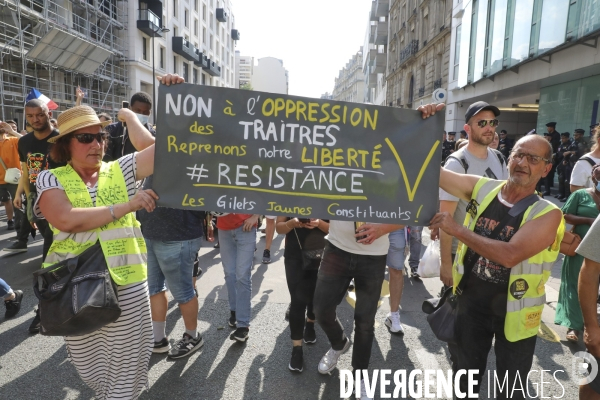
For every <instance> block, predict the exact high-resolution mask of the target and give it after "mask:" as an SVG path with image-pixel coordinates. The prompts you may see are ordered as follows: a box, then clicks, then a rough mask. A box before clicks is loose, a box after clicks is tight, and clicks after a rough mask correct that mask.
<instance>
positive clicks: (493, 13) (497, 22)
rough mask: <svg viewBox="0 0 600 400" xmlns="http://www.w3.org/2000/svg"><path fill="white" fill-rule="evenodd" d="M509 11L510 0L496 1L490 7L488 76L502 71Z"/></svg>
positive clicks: (487, 56)
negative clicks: (507, 12)
mask: <svg viewBox="0 0 600 400" xmlns="http://www.w3.org/2000/svg"><path fill="white" fill-rule="evenodd" d="M507 9H508V0H494V1H493V3H492V5H491V7H490V17H489V21H490V27H489V29H488V40H487V46H486V47H487V48H486V54H485V71H486V75H488V76H489V75H493V74H495V73H496V72H498V71H500V70H501V69H502V61H503V59H504V38H505V36H506V10H507Z"/></svg>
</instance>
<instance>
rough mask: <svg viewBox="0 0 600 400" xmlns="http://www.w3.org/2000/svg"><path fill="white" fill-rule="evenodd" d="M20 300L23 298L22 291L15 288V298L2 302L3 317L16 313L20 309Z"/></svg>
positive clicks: (9, 316) (10, 316)
mask: <svg viewBox="0 0 600 400" xmlns="http://www.w3.org/2000/svg"><path fill="white" fill-rule="evenodd" d="M21 300H23V291H21V290H15V298H14V299H12V300H7V301H5V302H4V305H5V306H6V313H5V314H4V318H6V319H8V318H12V317H14V316H15V315H17V313H18V312H19V310H20V309H21Z"/></svg>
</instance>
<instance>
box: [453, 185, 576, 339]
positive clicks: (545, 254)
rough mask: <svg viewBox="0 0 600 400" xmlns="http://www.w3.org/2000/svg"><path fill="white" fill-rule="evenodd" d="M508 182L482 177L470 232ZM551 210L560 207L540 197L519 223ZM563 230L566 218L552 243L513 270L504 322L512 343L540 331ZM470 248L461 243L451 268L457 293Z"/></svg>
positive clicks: (475, 192) (468, 220)
mask: <svg viewBox="0 0 600 400" xmlns="http://www.w3.org/2000/svg"><path fill="white" fill-rule="evenodd" d="M505 184H506V182H505V181H497V180H492V179H489V178H481V179H480V180H479V181H478V182H477V184H476V185H475V188H474V189H473V195H472V199H473V200H475V202H476V203H475V205H476V207H477V210H476V211H473V214H475V216H473V215H472V214H471V213H469V212H467V216H466V217H465V223H464V226H466V227H468V228H469V229H470V230H471V231H473V230H474V228H475V225H476V224H477V220H478V219H479V217H480V216H481V214H482V213H483V212H484V211H485V209H486V208H487V207H488V205H489V204H490V203H491V202H492V200H493V199H494V198H495V197H496V196H497V195H498V192H500V190H501V189H502V187H503V186H504V185H505ZM552 210H558V207H556V206H555V205H554V204H552V203H551V202H549V201H547V200H544V199H540V200H538V201H537V202H535V203H534V204H533V205H531V206H529V207H528V208H527V210H526V211H525V214H524V215H523V220H522V221H521V225H520V226H523V225H524V224H525V223H527V222H529V221H531V220H534V219H536V218H538V217H541V216H542V215H544V214H546V213H548V212H550V211H552ZM564 232H565V222H564V219H563V220H561V223H560V226H559V227H558V230H557V232H556V238H555V239H554V243H553V244H552V246H550V247H549V248H547V249H544V250H542V251H541V252H540V253H538V254H536V255H534V256H533V257H530V258H529V259H527V260H523V261H521V262H520V263H519V264H517V265H515V266H514V267H512V268H511V269H510V278H509V282H508V301H507V304H506V320H505V322H504V335H505V336H506V339H507V340H509V341H510V342H516V341H517V340H522V339H526V338H528V337H531V336H534V335H536V334H537V332H538V328H539V325H540V322H541V318H542V310H543V309H544V304H545V303H546V289H545V284H546V281H547V280H548V278H549V276H550V271H552V266H553V265H554V262H555V261H556V258H557V257H558V253H559V250H560V242H561V240H562V238H563V235H564ZM467 249H468V247H467V246H465V245H464V244H463V243H459V245H458V250H457V254H456V259H455V261H454V266H453V268H452V277H453V280H454V291H455V292H456V287H457V286H458V283H459V282H460V280H461V279H462V276H463V274H464V270H465V267H464V257H465V254H466V253H467Z"/></svg>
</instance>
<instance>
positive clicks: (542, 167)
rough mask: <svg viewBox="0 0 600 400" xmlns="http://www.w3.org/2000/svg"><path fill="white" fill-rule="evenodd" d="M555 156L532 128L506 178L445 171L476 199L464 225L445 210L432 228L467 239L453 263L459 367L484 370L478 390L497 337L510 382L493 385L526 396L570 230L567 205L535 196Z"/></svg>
mask: <svg viewBox="0 0 600 400" xmlns="http://www.w3.org/2000/svg"><path fill="white" fill-rule="evenodd" d="M551 157H552V147H551V145H550V144H549V143H548V142H547V141H546V140H544V139H543V138H542V137H540V136H537V135H531V136H525V137H524V138H522V139H521V140H519V141H518V142H517V143H516V144H515V146H514V148H513V150H512V152H511V154H510V159H509V162H508V168H509V177H508V179H507V180H506V181H497V180H492V179H489V178H485V177H479V176H474V175H463V174H456V173H454V172H451V171H447V170H444V169H442V170H441V176H440V187H441V188H442V189H443V190H445V191H447V192H448V193H450V194H452V195H454V196H456V197H458V198H460V199H464V200H466V201H467V202H469V201H470V203H469V205H468V206H467V216H466V218H465V224H464V226H461V225H459V224H457V223H456V222H455V221H454V219H453V218H452V215H451V214H449V213H439V214H436V216H435V217H434V218H433V219H432V220H431V227H430V228H432V229H433V228H439V229H442V230H443V231H444V232H446V233H447V234H449V235H451V236H454V237H456V238H458V240H459V241H460V244H459V247H458V251H457V254H456V260H455V263H454V266H453V268H452V273H453V284H454V291H455V293H456V294H458V315H457V321H456V332H455V333H456V341H457V348H458V354H457V364H458V365H457V367H458V368H457V369H458V370H478V371H479V373H478V374H476V375H475V377H476V379H477V385H476V386H475V391H476V392H479V386H480V383H481V380H482V379H483V376H484V372H485V368H486V364H487V356H488V353H489V351H490V348H491V346H492V341H493V339H494V338H495V344H494V349H495V353H496V376H497V377H498V382H503V381H504V379H505V377H506V378H507V382H508V384H507V385H506V384H505V385H504V387H503V388H500V387H495V388H490V390H492V391H493V393H494V397H495V398H498V399H504V398H520V397H519V396H522V395H524V392H522V391H519V390H518V388H526V387H527V373H528V372H529V370H530V369H531V364H532V361H533V353H534V350H535V342H536V335H537V332H538V327H539V325H540V322H541V316H542V310H543V308H544V304H545V301H546V294H545V288H544V285H545V283H546V281H547V280H548V277H549V276H550V271H551V269H552V266H553V264H554V262H555V261H556V258H557V257H558V253H559V248H560V242H561V240H562V237H563V234H564V221H563V217H562V213H561V211H560V209H558V207H556V206H555V205H554V204H552V203H551V202H549V201H547V200H544V199H541V198H539V197H532V195H534V194H535V186H536V184H537V182H538V181H539V179H540V178H543V177H545V176H546V175H548V173H549V172H550V169H552V163H551ZM523 199H525V200H524V201H523V202H522V203H521V204H520V206H523V205H524V203H526V204H525V206H524V207H519V206H517V207H515V209H517V208H521V209H522V210H521V211H520V212H512V213H511V212H510V211H511V209H512V207H513V206H515V205H517V203H519V202H520V201H521V200H523ZM515 214H516V215H515ZM497 227H498V229H496V228H497ZM463 275H466V276H463ZM462 279H465V281H464V282H461V281H462ZM459 285H460V286H459ZM457 287H458V289H459V290H457ZM463 377H464V379H461V380H460V389H461V392H463V393H464V392H466V390H467V386H468V385H467V375H466V374H465V375H463ZM500 385H502V383H500ZM513 388H517V390H516V391H514V390H513ZM457 389H458V388H457Z"/></svg>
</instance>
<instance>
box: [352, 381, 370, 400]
mask: <svg viewBox="0 0 600 400" xmlns="http://www.w3.org/2000/svg"><path fill="white" fill-rule="evenodd" d="M352 394H353V395H354V397H355V398H357V399H360V400H373V398H372V397H369V396H367V388H366V387H365V381H364V379H361V380H360V394H359V393H356V388H354V390H353V391H352Z"/></svg>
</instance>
